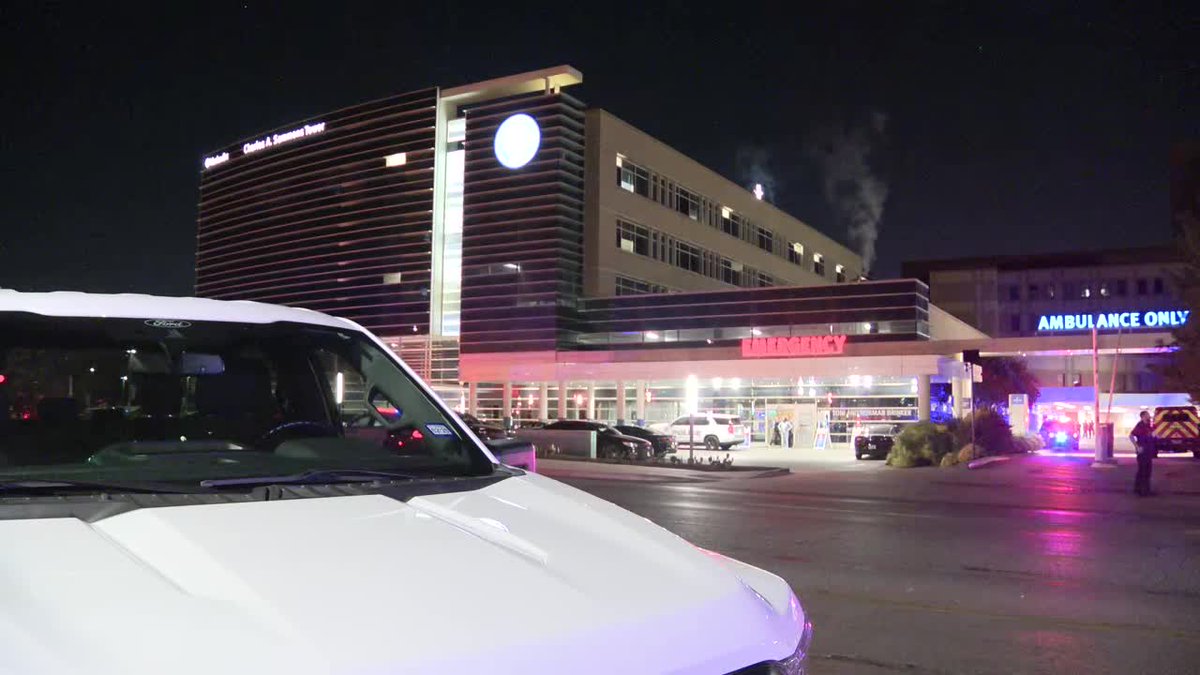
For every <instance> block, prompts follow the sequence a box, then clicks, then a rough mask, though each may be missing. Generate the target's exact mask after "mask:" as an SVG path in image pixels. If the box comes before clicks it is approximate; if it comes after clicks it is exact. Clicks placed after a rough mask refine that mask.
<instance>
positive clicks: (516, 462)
mask: <svg viewBox="0 0 1200 675" xmlns="http://www.w3.org/2000/svg"><path fill="white" fill-rule="evenodd" d="M485 445H487V447H488V449H489V450H491V451H492V454H493V455H495V456H496V459H497V460H499V461H500V463H501V464H506V465H508V466H514V467H516V468H518V469H525V470H526V471H537V451H536V450H534V447H533V443H530V442H529V441H521V440H517V439H515V438H500V439H496V440H492V441H487V442H486V443H485Z"/></svg>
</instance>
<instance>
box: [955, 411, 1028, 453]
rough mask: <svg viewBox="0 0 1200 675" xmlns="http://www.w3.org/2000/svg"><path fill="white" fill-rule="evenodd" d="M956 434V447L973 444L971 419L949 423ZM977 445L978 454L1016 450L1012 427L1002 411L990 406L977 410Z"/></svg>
mask: <svg viewBox="0 0 1200 675" xmlns="http://www.w3.org/2000/svg"><path fill="white" fill-rule="evenodd" d="M948 428H949V429H950V431H951V433H952V434H953V435H954V447H956V448H963V447H966V446H968V445H970V444H971V420H970V418H962V419H958V420H955V421H954V423H953V424H950V425H948ZM975 445H976V446H978V447H977V453H976V454H977V456H980V457H983V456H987V455H1006V454H1009V453H1011V452H1014V445H1013V433H1012V427H1010V426H1009V425H1008V422H1006V421H1005V420H1004V417H1003V416H1001V415H1000V413H998V412H996V411H995V410H992V409H990V408H983V409H980V410H976V411H975Z"/></svg>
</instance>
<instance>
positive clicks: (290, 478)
mask: <svg viewBox="0 0 1200 675" xmlns="http://www.w3.org/2000/svg"><path fill="white" fill-rule="evenodd" d="M420 478H422V476H414V475H412V474H407V473H396V472H393V471H371V470H369V469H313V470H311V471H304V472H302V473H294V474H290V475H286V476H249V477H246V478H216V479H210V480H202V481H200V486H201V487H206V488H223V487H243V486H244V487H255V486H259V485H319V484H323V483H374V482H381V481H382V482H387V481H410V480H419V479H420Z"/></svg>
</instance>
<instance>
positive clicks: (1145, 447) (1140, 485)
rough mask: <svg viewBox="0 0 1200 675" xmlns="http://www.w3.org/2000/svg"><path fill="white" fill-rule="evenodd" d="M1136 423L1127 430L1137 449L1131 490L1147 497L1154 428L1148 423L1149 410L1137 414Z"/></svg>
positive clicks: (1152, 459)
mask: <svg viewBox="0 0 1200 675" xmlns="http://www.w3.org/2000/svg"><path fill="white" fill-rule="evenodd" d="M1138 417H1139V418H1140V419H1138V423H1137V425H1136V426H1134V427H1133V431H1131V432H1129V440H1131V441H1133V445H1134V447H1135V448H1136V449H1137V476H1135V477H1134V479H1133V491H1134V493H1136V494H1137V495H1138V496H1139V497H1148V496H1150V495H1151V494H1153V493H1152V492H1151V491H1150V470H1151V468H1153V462H1154V428H1153V427H1152V426H1151V425H1150V412H1149V411H1147V410H1143V411H1142V413H1141V415H1139V416H1138Z"/></svg>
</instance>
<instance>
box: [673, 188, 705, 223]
mask: <svg viewBox="0 0 1200 675" xmlns="http://www.w3.org/2000/svg"><path fill="white" fill-rule="evenodd" d="M675 210H676V211H678V212H680V213H682V214H683V215H685V216H687V217H688V218H691V219H692V220H700V197H699V196H697V195H696V193H695V192H692V191H691V190H687V189H685V188H682V187H679V186H675Z"/></svg>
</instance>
